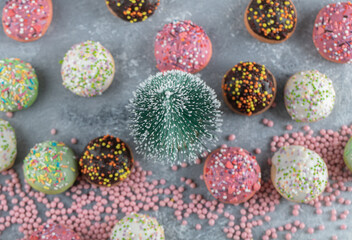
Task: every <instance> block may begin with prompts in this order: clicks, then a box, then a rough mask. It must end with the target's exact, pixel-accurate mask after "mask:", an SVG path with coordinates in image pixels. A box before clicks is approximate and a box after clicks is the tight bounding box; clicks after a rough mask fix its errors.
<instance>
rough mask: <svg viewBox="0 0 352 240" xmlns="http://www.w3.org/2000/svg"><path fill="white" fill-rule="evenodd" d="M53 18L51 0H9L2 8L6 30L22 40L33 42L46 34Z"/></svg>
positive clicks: (11, 35) (7, 33)
mask: <svg viewBox="0 0 352 240" xmlns="http://www.w3.org/2000/svg"><path fill="white" fill-rule="evenodd" d="M52 18H53V4H52V1H51V0H35V1H33V0H8V1H6V3H5V6H4V8H3V10H2V25H3V28H4V32H5V33H6V35H7V36H8V37H10V38H12V39H14V40H16V41H20V42H31V41H35V40H38V39H39V38H41V37H42V36H44V34H45V33H46V31H47V30H48V28H49V26H50V24H51V20H52Z"/></svg>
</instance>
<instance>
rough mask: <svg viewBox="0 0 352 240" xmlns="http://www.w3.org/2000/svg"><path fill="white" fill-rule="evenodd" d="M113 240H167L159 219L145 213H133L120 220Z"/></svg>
mask: <svg viewBox="0 0 352 240" xmlns="http://www.w3.org/2000/svg"><path fill="white" fill-rule="evenodd" d="M110 239H111V240H121V239H124V240H137V239H138V240H165V234H164V228H163V227H162V226H161V225H160V224H159V223H158V221H157V220H156V219H155V218H153V217H150V216H148V215H145V214H136V213H132V214H130V215H127V216H125V217H124V218H122V219H121V220H120V221H118V222H117V223H116V225H115V227H114V228H113V230H112V232H111V235H110Z"/></svg>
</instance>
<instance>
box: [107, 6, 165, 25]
mask: <svg viewBox="0 0 352 240" xmlns="http://www.w3.org/2000/svg"><path fill="white" fill-rule="evenodd" d="M105 2H106V6H107V7H108V9H109V11H110V12H111V13H112V14H113V15H115V16H116V17H119V18H121V19H123V20H125V21H128V22H130V23H135V22H141V21H145V20H147V19H148V18H149V17H150V16H151V15H153V14H154V12H155V11H156V10H157V9H158V6H159V4H160V0H107V1H105Z"/></svg>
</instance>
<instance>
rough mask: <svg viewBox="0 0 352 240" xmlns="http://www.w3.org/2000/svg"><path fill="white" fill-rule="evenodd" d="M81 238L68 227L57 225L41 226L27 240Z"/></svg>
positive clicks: (71, 239)
mask: <svg viewBox="0 0 352 240" xmlns="http://www.w3.org/2000/svg"><path fill="white" fill-rule="evenodd" d="M81 239H82V238H81V237H80V236H79V235H78V234H77V233H75V232H74V231H73V230H71V229H70V228H68V227H65V226H62V225H59V224H47V223H46V224H43V225H41V226H39V228H38V229H37V230H36V231H34V232H33V233H32V235H31V236H30V237H29V240H81Z"/></svg>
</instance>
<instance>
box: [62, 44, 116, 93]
mask: <svg viewBox="0 0 352 240" xmlns="http://www.w3.org/2000/svg"><path fill="white" fill-rule="evenodd" d="M114 75H115V61H114V58H113V57H112V55H111V53H110V52H109V51H108V50H107V49H106V48H105V47H104V46H103V45H101V44H100V43H99V42H94V41H86V42H82V43H78V44H76V45H74V46H72V47H71V49H70V50H69V51H68V52H67V53H66V55H65V57H64V59H63V62H62V66H61V76H62V80H63V85H64V86H65V87H66V88H67V89H69V90H70V91H71V92H73V93H74V94H77V95H79V96H81V97H93V96H96V95H101V94H102V93H103V92H104V91H105V90H106V89H108V88H109V86H110V85H111V83H112V81H113V80H114Z"/></svg>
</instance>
